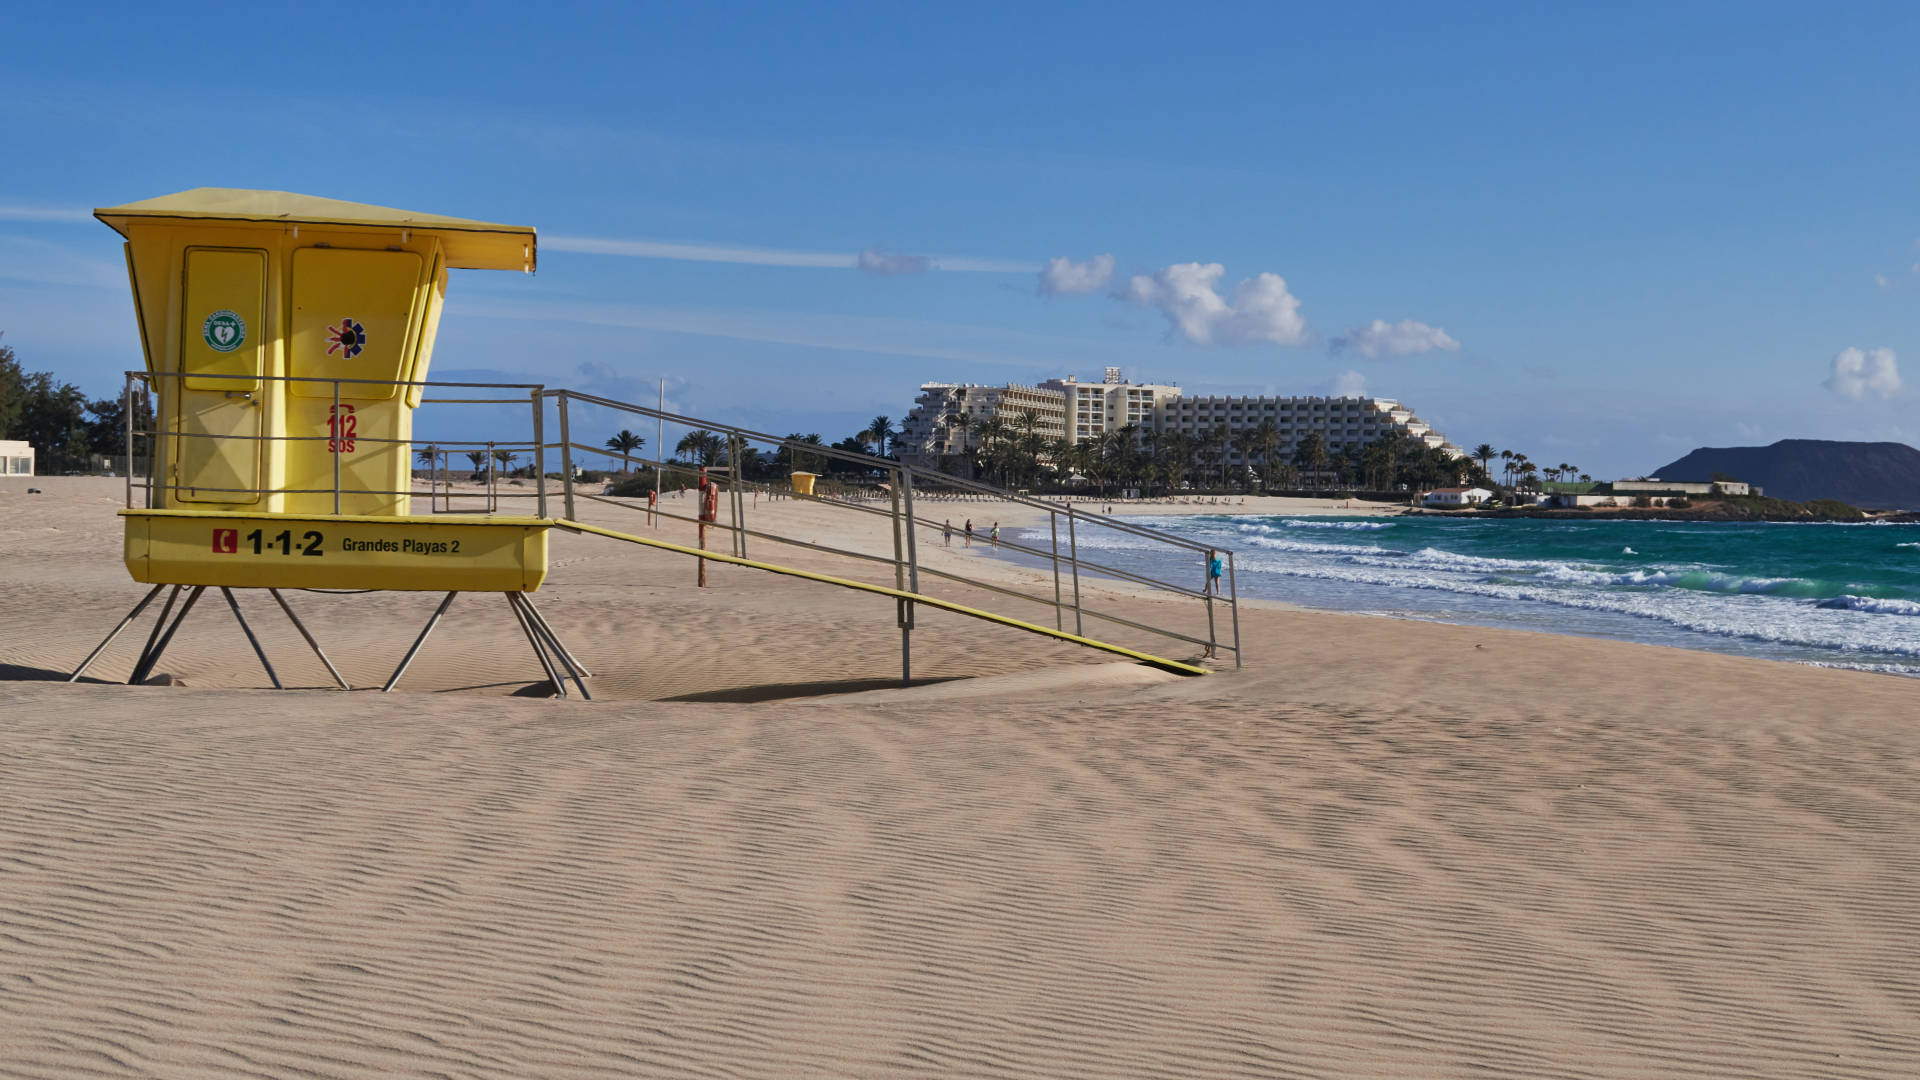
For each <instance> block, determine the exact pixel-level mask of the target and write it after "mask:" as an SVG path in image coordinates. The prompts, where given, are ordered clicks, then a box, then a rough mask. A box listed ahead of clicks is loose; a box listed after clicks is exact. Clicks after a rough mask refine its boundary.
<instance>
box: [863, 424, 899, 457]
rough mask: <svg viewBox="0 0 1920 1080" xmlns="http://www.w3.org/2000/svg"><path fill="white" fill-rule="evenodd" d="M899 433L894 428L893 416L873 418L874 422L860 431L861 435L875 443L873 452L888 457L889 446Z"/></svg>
mask: <svg viewBox="0 0 1920 1080" xmlns="http://www.w3.org/2000/svg"><path fill="white" fill-rule="evenodd" d="M899 434H900V433H899V432H897V431H895V430H893V418H892V417H890V416H876V417H874V418H873V423H871V424H868V425H867V430H865V431H863V432H861V433H860V437H861V438H862V439H864V440H866V441H867V442H870V443H872V444H873V452H874V453H875V454H876V455H878V456H880V457H886V456H887V447H888V446H890V445H892V443H893V440H894V439H895V438H897V437H898V436H899Z"/></svg>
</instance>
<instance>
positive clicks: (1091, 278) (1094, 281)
mask: <svg viewBox="0 0 1920 1080" xmlns="http://www.w3.org/2000/svg"><path fill="white" fill-rule="evenodd" d="M1111 280H1113V256H1111V255H1095V256H1094V257H1093V258H1091V259H1088V260H1087V261H1086V262H1078V263H1077V262H1074V261H1073V260H1072V259H1069V258H1067V257H1065V256H1061V257H1060V258H1057V259H1048V260H1047V265H1046V266H1045V267H1043V268H1041V270H1040V295H1041V296H1067V295H1071V294H1076V293H1090V292H1093V291H1094V290H1096V289H1099V288H1100V287H1101V286H1103V285H1105V284H1106V283H1107V282H1109V281H1111Z"/></svg>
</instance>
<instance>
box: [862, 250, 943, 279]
mask: <svg viewBox="0 0 1920 1080" xmlns="http://www.w3.org/2000/svg"><path fill="white" fill-rule="evenodd" d="M932 264H933V260H932V259H929V258H927V257H926V256H925V255H899V254H894V253H892V252H886V251H881V250H880V249H879V248H868V249H866V250H865V251H862V252H861V253H860V258H859V260H858V261H857V262H855V263H854V265H855V266H858V267H859V268H860V269H862V270H865V271H866V272H867V273H869V274H879V275H880V276H882V277H893V276H895V275H897V274H924V273H926V272H927V270H928V269H929V268H930V267H931V266H932Z"/></svg>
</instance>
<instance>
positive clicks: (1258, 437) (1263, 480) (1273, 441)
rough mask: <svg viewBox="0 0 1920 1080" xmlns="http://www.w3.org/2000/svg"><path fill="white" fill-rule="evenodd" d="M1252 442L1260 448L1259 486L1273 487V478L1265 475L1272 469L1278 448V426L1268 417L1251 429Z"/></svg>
mask: <svg viewBox="0 0 1920 1080" xmlns="http://www.w3.org/2000/svg"><path fill="white" fill-rule="evenodd" d="M1253 441H1254V444H1255V445H1256V446H1258V447H1259V448H1260V484H1261V486H1262V487H1263V488H1267V487H1272V486H1273V478H1272V477H1270V476H1268V475H1267V473H1268V471H1269V470H1270V469H1272V468H1273V455H1274V451H1276V450H1278V449H1279V448H1280V425H1279V424H1276V423H1274V421H1273V417H1271V416H1269V417H1266V418H1265V419H1263V420H1261V421H1260V423H1259V424H1258V425H1257V426H1255V427H1254V429H1253Z"/></svg>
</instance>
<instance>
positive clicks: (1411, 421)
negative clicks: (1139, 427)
mask: <svg viewBox="0 0 1920 1080" xmlns="http://www.w3.org/2000/svg"><path fill="white" fill-rule="evenodd" d="M1268 420H1271V421H1273V425H1274V428H1275V429H1276V430H1277V431H1278V433H1279V436H1280V438H1279V444H1278V450H1279V452H1280V453H1281V454H1282V455H1284V456H1287V457H1291V456H1292V454H1293V452H1294V450H1295V448H1296V447H1298V446H1299V443H1300V440H1301V439H1303V438H1305V437H1306V436H1308V435H1310V434H1312V435H1319V436H1320V438H1321V441H1322V442H1323V443H1325V445H1326V448H1327V454H1328V456H1330V457H1339V456H1340V455H1341V454H1344V453H1346V452H1347V451H1348V450H1351V449H1353V448H1355V447H1360V446H1365V445H1367V444H1368V443H1370V442H1373V441H1375V440H1377V439H1380V438H1383V437H1386V436H1400V437H1404V438H1410V439H1418V440H1420V441H1421V442H1422V443H1425V444H1426V445H1427V446H1429V447H1433V448H1437V449H1441V450H1445V451H1446V452H1447V453H1448V454H1450V455H1452V456H1453V457H1456V458H1458V457H1465V456H1466V451H1464V450H1462V449H1460V448H1459V447H1457V446H1455V445H1453V444H1452V443H1450V442H1448V441H1447V437H1446V436H1445V435H1442V434H1440V433H1439V432H1437V431H1435V430H1433V429H1432V428H1430V427H1428V426H1427V425H1426V424H1425V423H1422V422H1421V420H1420V418H1419V417H1418V416H1415V415H1414V414H1413V410H1411V409H1408V408H1406V407H1404V406H1402V405H1401V404H1400V403H1399V402H1397V401H1394V400H1392V399H1391V398H1369V397H1231V396H1229V397H1179V398H1174V399H1172V400H1170V401H1167V402H1166V403H1165V404H1164V405H1162V406H1161V409H1160V414H1159V418H1158V424H1157V425H1156V426H1157V427H1158V428H1159V430H1160V433H1161V435H1162V436H1165V435H1168V434H1172V433H1175V432H1178V433H1180V434H1183V435H1186V436H1188V437H1190V438H1195V439H1197V438H1200V437H1201V436H1204V435H1206V434H1207V433H1208V432H1212V431H1216V430H1218V429H1219V428H1220V427H1221V426H1222V425H1225V427H1226V429H1227V434H1228V436H1229V438H1230V439H1231V438H1233V437H1237V436H1239V435H1240V434H1242V433H1243V432H1246V431H1249V430H1253V429H1257V428H1259V427H1261V426H1262V425H1263V424H1264V423H1265V422H1266V421H1268ZM1246 458H1247V455H1245V454H1243V453H1242V452H1241V451H1240V449H1239V448H1238V447H1236V446H1233V445H1232V443H1231V442H1229V444H1228V455H1227V464H1229V465H1248V464H1252V462H1250V461H1248V460H1246Z"/></svg>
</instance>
